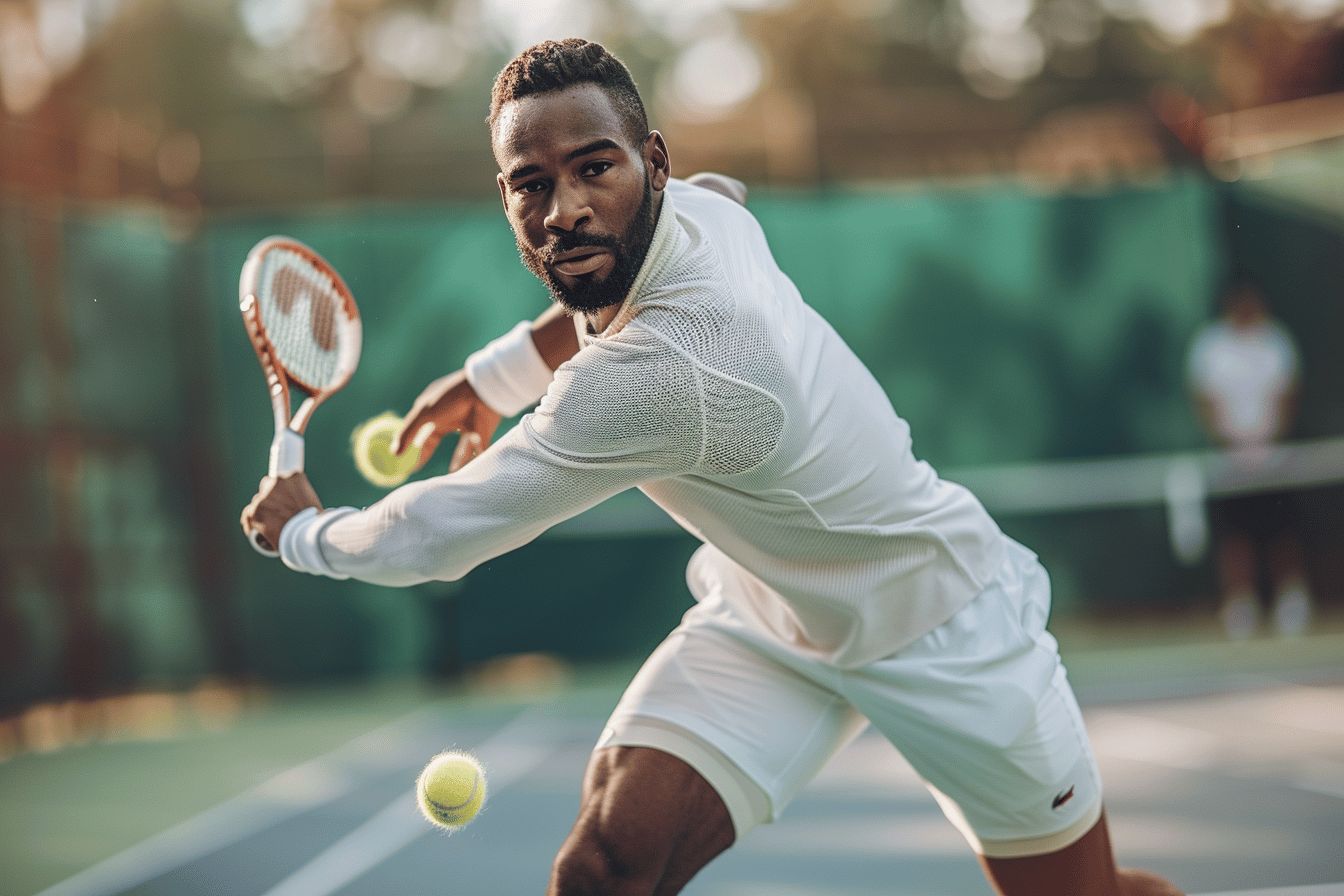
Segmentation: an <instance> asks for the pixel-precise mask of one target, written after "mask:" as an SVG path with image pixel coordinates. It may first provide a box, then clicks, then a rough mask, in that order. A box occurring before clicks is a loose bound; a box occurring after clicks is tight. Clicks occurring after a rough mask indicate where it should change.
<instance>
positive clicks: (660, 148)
mask: <svg viewBox="0 0 1344 896" xmlns="http://www.w3.org/2000/svg"><path fill="white" fill-rule="evenodd" d="M643 150H644V152H643V155H644V165H645V166H646V167H647V168H648V169H649V182H650V183H651V184H652V186H653V188H654V189H655V190H661V189H663V188H664V187H666V186H667V182H668V180H669V179H670V178H671V177H672V159H671V158H670V157H669V156H668V154H667V144H666V143H664V142H663V135H662V134H660V133H658V132H657V131H649V136H647V137H645V138H644V146H643Z"/></svg>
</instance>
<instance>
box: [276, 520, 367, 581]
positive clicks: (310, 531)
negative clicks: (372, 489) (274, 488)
mask: <svg viewBox="0 0 1344 896" xmlns="http://www.w3.org/2000/svg"><path fill="white" fill-rule="evenodd" d="M355 512H356V508H354V507H331V508H328V509H326V510H322V511H319V510H318V509H317V508H316V507H309V508H307V509H306V510H301V511H299V512H298V513H296V514H294V516H292V517H290V519H289V522H287V523H285V528H283V529H281V530H280V559H281V561H283V562H284V564H285V565H286V566H288V567H289V568H290V569H292V570H294V571H295V572H306V573H310V574H311V575H315V576H327V577H328V578H332V579H348V578H350V577H349V576H344V575H341V574H340V573H338V572H336V570H334V569H332V568H331V565H330V564H328V563H327V560H326V558H325V557H323V556H322V533H323V532H324V531H325V530H326V528H327V527H328V526H330V525H331V524H332V523H334V522H336V521H337V520H338V519H340V518H341V517H344V516H348V515H349V514H352V513H355Z"/></svg>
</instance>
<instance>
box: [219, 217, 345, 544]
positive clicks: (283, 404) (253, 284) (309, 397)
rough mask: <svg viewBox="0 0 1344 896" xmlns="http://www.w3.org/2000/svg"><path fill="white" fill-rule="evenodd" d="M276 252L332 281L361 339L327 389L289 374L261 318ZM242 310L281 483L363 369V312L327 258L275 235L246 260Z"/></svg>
mask: <svg viewBox="0 0 1344 896" xmlns="http://www.w3.org/2000/svg"><path fill="white" fill-rule="evenodd" d="M274 250H284V251H288V252H293V253H294V254H296V255H298V256H300V257H301V258H303V260H304V261H306V262H307V263H309V264H311V265H312V266H313V267H314V268H316V269H317V270H318V271H320V272H322V273H323V274H325V275H326V276H328V277H330V278H331V281H332V283H333V284H334V285H335V287H336V292H337V293H338V294H339V295H340V297H341V306H340V308H339V309H338V313H341V314H344V315H345V318H346V321H347V322H348V323H349V324H353V329H352V330H351V329H349V328H345V329H346V332H347V335H352V336H353V338H354V339H355V340H356V344H355V345H354V346H353V348H351V347H349V346H345V347H343V353H344V352H353V359H352V360H351V362H350V363H349V364H348V365H347V366H346V367H345V369H344V370H342V371H341V372H340V375H339V376H338V377H337V379H336V380H335V381H333V382H332V383H330V384H328V385H327V386H325V387H318V386H314V385H312V384H311V383H306V382H304V381H303V380H302V379H300V378H299V377H297V376H295V375H294V374H293V373H292V372H290V371H289V370H287V369H286V368H285V366H284V364H283V363H282V362H281V361H280V359H279V358H278V357H276V352H275V347H274V345H273V343H272V342H271V339H270V336H268V335H267V333H266V322H265V321H264V320H263V319H262V315H261V312H260V308H259V306H260V304H261V300H260V298H259V297H258V296H257V292H258V288H259V286H260V284H259V283H258V282H257V281H258V277H259V275H260V271H261V263H262V259H263V258H264V257H265V256H266V254H267V253H268V252H271V251H274ZM238 309H239V311H240V312H241V313H242V317H243V326H244V327H245V328H246V330H247V336H248V341H249V342H250V343H251V344H252V349H253V351H255V352H256V355H257V361H258V363H260V364H261V370H262V373H263V374H264V375H265V377H266V390H267V392H268V393H269V394H270V398H271V413H272V415H273V418H274V423H275V436H274V438H273V439H272V440H271V450H270V457H269V462H268V464H267V472H268V475H269V476H271V477H274V478H279V477H281V476H288V475H290V474H292V473H301V472H303V464H304V451H303V447H304V442H303V434H304V432H305V430H307V428H308V422H309V421H310V420H311V419H312V416H313V411H315V410H316V409H317V406H318V405H320V404H321V403H322V402H324V401H326V400H327V399H328V398H330V397H331V395H332V394H333V393H335V392H337V391H339V390H340V389H341V388H343V387H344V386H345V384H346V383H348V382H349V381H350V377H351V376H352V375H353V374H354V372H355V367H356V366H357V364H358V360H359V352H360V348H361V346H360V345H359V344H358V343H359V342H360V341H362V338H363V329H362V325H361V322H360V317H359V308H358V307H357V306H356V305H355V299H354V295H353V293H351V292H350V287H349V286H347V285H346V283H345V280H344V279H342V278H341V275H340V274H339V273H337V272H336V269H335V268H333V267H332V266H331V265H330V264H329V263H328V262H327V261H326V259H324V258H323V257H322V256H321V255H318V254H317V253H316V252H314V251H313V250H312V249H310V248H309V247H308V246H305V245H304V244H303V243H300V242H299V241H298V240H295V239H291V238H289V237H284V236H271V237H267V238H266V239H264V240H262V241H261V242H259V243H257V244H256V245H255V246H253V247H252V251H250V252H249V253H248V256H247V261H246V262H245V263H244V264H243V270H242V274H241V275H240V276H239V279H238ZM290 386H293V387H295V388H297V389H298V390H299V391H300V392H302V393H303V394H304V399H303V403H302V404H300V405H299V407H298V410H297V411H294V412H293V413H292V414H291V411H292V410H293V405H292V404H291V401H290ZM248 541H249V542H250V543H251V545H252V547H254V548H256V550H257V551H258V552H259V553H261V554H264V555H266V556H268V557H275V556H278V555H279V551H277V550H276V549H275V546H271V545H269V544H268V543H266V541H265V539H263V538H262V537H261V534H260V533H258V532H256V531H253V532H252V533H251V537H250V538H249V539H248Z"/></svg>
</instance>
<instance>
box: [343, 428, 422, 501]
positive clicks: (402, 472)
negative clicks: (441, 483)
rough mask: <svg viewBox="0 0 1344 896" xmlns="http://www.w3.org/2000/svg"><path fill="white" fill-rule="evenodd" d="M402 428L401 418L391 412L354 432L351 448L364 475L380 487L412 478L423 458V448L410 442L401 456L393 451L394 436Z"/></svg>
mask: <svg viewBox="0 0 1344 896" xmlns="http://www.w3.org/2000/svg"><path fill="white" fill-rule="evenodd" d="M400 428H401V418H400V417H398V416H397V415H396V414H394V413H392V412H391V411H387V412H384V413H382V414H379V415H378V416H377V417H374V418H372V419H370V420H365V421H364V422H363V423H361V424H359V426H357V427H355V431H354V432H353V433H351V434H350V449H351V450H352V451H353V452H354V455H355V467H356V468H357V469H358V470H359V472H360V474H361V475H362V476H363V477H364V478H365V479H367V480H368V481H369V482H371V483H373V484H374V485H376V486H379V487H380V488H394V487H395V486H398V485H401V484H402V483H403V482H405V481H406V480H407V479H409V478H410V476H411V473H413V472H414V471H415V465H416V463H417V462H418V461H419V460H420V447H419V446H418V445H416V444H414V443H412V444H410V445H407V446H406V450H405V451H404V452H402V453H401V454H400V455H396V454H393V453H392V438H393V436H395V435H396V434H397V430H398V429H400Z"/></svg>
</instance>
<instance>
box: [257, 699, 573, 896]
mask: <svg viewBox="0 0 1344 896" xmlns="http://www.w3.org/2000/svg"><path fill="white" fill-rule="evenodd" d="M542 708H543V707H542V706H540V705H533V706H531V707H529V708H528V709H527V710H525V711H523V712H522V713H519V714H518V715H517V716H515V717H514V718H513V719H512V720H511V721H510V722H509V723H508V724H507V725H505V726H504V727H503V728H501V729H500V730H499V731H497V732H495V733H494V734H492V735H491V736H490V737H489V738H487V739H486V740H485V741H483V742H482V743H481V744H480V745H479V746H477V747H476V748H475V749H474V750H473V751H472V752H473V753H475V755H476V757H477V758H478V759H480V760H481V764H482V765H484V766H485V769H486V774H487V780H488V782H489V788H490V789H489V794H490V798H493V797H494V796H495V795H496V794H498V793H499V792H500V791H501V790H503V789H504V788H505V787H508V786H509V785H510V784H512V783H514V782H515V781H517V780H519V779H520V778H523V777H525V776H526V775H527V774H528V773H529V772H531V771H532V770H533V769H535V768H536V767H537V766H539V765H540V764H541V763H542V762H543V761H544V760H545V759H546V757H547V756H549V755H550V754H551V748H550V746H549V742H550V741H551V738H550V737H548V736H547V735H548V732H549V731H550V730H551V727H552V726H550V725H547V724H545V723H544V722H539V721H538V720H537V716H538V713H539V711H540V710H541V709H542ZM434 833H440V832H439V831H438V830H437V829H436V828H433V827H432V826H430V824H429V822H427V821H425V820H424V818H423V817H421V815H420V811H419V809H418V808H417V807H416V805H415V796H414V794H413V793H411V792H410V788H409V786H408V788H407V793H405V794H403V795H401V796H399V797H397V798H396V799H395V800H393V801H392V802H390V803H388V804H387V805H386V806H385V807H383V808H382V809H381V810H379V811H378V812H377V814H375V815H374V816H373V817H372V818H370V819H369V820H368V821H366V822H364V823H363V824H362V825H360V826H359V827H357V828H355V829H354V830H353V831H351V832H350V833H348V834H346V835H345V836H344V837H342V838H341V839H339V840H337V841H336V842H335V843H333V844H332V845H331V846H329V847H327V848H326V849H325V850H323V851H322V852H320V853H318V854H317V855H316V856H314V857H313V858H312V859H311V860H310V861H309V862H308V863H307V864H306V865H304V866H303V867H301V868H299V869H298V870H297V871H295V872H294V873H293V874H291V875H290V876H289V877H286V878H285V879H284V880H282V881H280V882H279V883H278V884H276V885H275V886H274V887H272V888H271V889H269V890H267V891H266V892H265V893H264V894H263V896H328V894H331V893H334V892H336V891H337V890H340V889H341V888H342V887H344V886H346V885H347V884H349V883H350V882H351V881H353V880H355V879H356V878H358V877H360V876H361V875H363V874H365V873H366V872H368V871H370V870H371V869H373V868H374V867H375V866H376V865H378V864H379V863H380V862H383V861H384V860H386V859H388V858H390V857H391V856H392V855H394V854H395V853H397V852H399V851H400V850H402V849H404V848H405V847H407V846H409V845H410V844H411V843H413V842H414V841H416V840H418V839H419V838H421V837H423V836H425V835H427V834H434Z"/></svg>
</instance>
